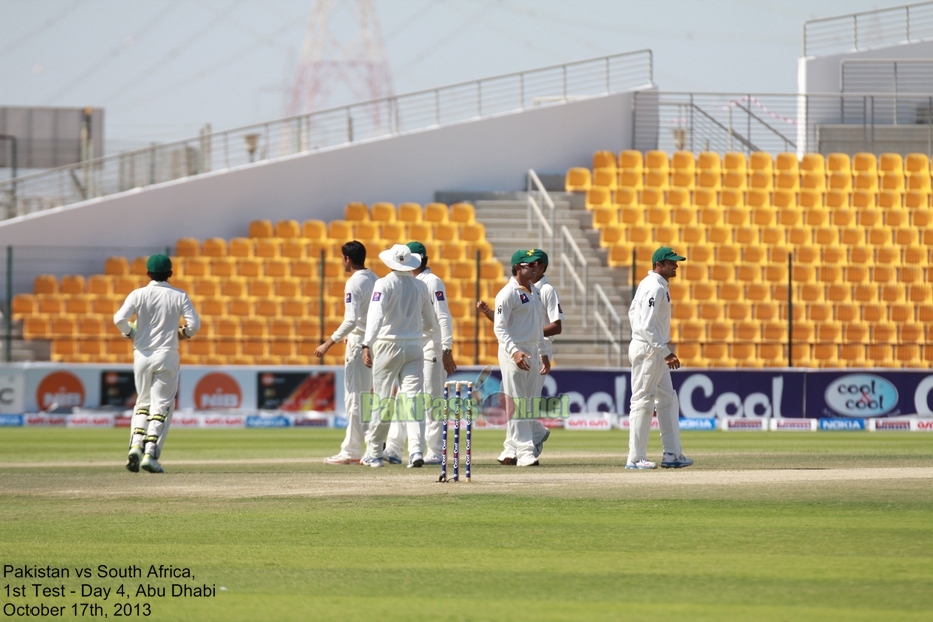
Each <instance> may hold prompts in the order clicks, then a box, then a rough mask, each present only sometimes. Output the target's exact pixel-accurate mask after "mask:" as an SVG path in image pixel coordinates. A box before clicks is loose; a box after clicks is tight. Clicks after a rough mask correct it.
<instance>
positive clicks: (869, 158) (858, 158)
mask: <svg viewBox="0 0 933 622" xmlns="http://www.w3.org/2000/svg"><path fill="white" fill-rule="evenodd" d="M852 172H853V173H877V172H878V159H877V158H876V157H875V154H873V153H856V154H855V157H854V158H853V159H852Z"/></svg>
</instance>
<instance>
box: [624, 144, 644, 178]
mask: <svg viewBox="0 0 933 622" xmlns="http://www.w3.org/2000/svg"><path fill="white" fill-rule="evenodd" d="M618 168H619V169H620V170H634V171H637V172H638V173H639V174H641V172H642V170H643V169H644V163H643V158H642V155H641V151H636V150H634V149H630V150H628V151H622V152H620V153H619V167H618Z"/></svg>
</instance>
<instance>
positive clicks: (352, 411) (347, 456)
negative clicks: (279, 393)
mask: <svg viewBox="0 0 933 622" xmlns="http://www.w3.org/2000/svg"><path fill="white" fill-rule="evenodd" d="M341 252H342V253H343V270H344V272H347V273H349V274H350V278H348V279H347V284H346V286H345V287H344V290H343V301H344V310H343V322H342V323H341V324H340V326H338V327H337V330H335V331H334V334H333V335H331V336H330V337H329V338H328V339H327V340H326V341H325V342H324V343H322V344H321V345H319V346H318V347H317V349H315V350H314V356H316V357H318V358H323V357H324V355H325V354H327V351H328V350H330V349H331V347H332V346H333V345H334V344H335V343H339V342H341V341H343V340H344V339H346V340H347V349H346V358H345V359H344V367H343V370H344V381H343V404H344V411H345V412H346V417H347V434H346V436H345V437H344V439H343V444H342V445H340V453H338V454H337V455H335V456H331V457H330V458H325V459H324V463H325V464H359V463H360V459H362V457H363V434H364V428H363V411H362V403H361V402H362V395H363V393H369V392H370V391H372V388H373V372H372V370H371V369H370V368H369V367H367V366H366V365H365V364H364V363H363V349H362V348H361V347H360V346H362V345H363V335H364V334H365V332H366V314H367V312H368V311H369V299H370V298H372V295H373V285H375V283H376V279H377V277H376V275H375V274H374V273H373V272H372V271H371V270H368V269H367V268H366V247H365V246H363V244H362V243H360V242H358V241H356V240H353V241H351V242H347V243H346V244H344V245H343V246H342V247H341Z"/></svg>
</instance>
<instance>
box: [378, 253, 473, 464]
mask: <svg viewBox="0 0 933 622" xmlns="http://www.w3.org/2000/svg"><path fill="white" fill-rule="evenodd" d="M408 248H409V249H410V250H411V252H412V253H414V254H417V255H421V266H419V267H418V268H415V269H414V270H413V271H412V274H413V275H414V276H415V278H417V279H418V280H419V281H421V282H422V283H424V284H425V285H426V286H427V287H428V292H430V293H431V304H432V305H433V306H434V315H435V316H437V322H438V325H439V326H440V329H439V330H437V331H435V332H433V333H427V332H425V333H424V392H425V393H426V394H427V395H429V396H431V398H432V400H433V399H434V398H442V397H443V396H444V382H446V380H447V374H452V373H454V372H455V371H456V370H457V364H456V363H455V362H454V355H453V344H454V336H453V318H452V317H451V316H450V309H449V308H448V307H447V288H446V287H445V286H444V282H443V281H442V280H441V279H440V277H438V276H437V275H436V274H434V273H433V272H431V268H429V267H428V252H427V249H426V248H425V247H424V244H422V243H421V242H417V241H414V242H409V243H408ZM433 415H434V412H433V409H430V410H425V417H424V421H422V422H418V421H412V422H408V423H407V425H418V426H422V427H423V428H424V431H422V432H421V434H422V435H423V436H424V439H425V445H426V448H427V451H426V452H425V455H424V463H425V464H440V463H441V450H442V447H441V442H442V432H443V427H444V424H443V419H442V418H440V417H438V419H437V420H436V421H435V420H434V416H433ZM406 431H407V428H406V424H405V423H403V422H401V421H393V422H392V426H391V428H389V438H388V440H386V448H385V451H384V452H383V457H384V458H385V459H386V460H388V461H389V462H390V463H392V464H401V462H402V458H401V455H402V450H403V449H404V447H405V434H406ZM409 436H411V435H409ZM411 451H412V448H411V447H409V453H411Z"/></svg>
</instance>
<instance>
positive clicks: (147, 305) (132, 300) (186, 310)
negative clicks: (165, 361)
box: [113, 281, 201, 352]
mask: <svg viewBox="0 0 933 622" xmlns="http://www.w3.org/2000/svg"><path fill="white" fill-rule="evenodd" d="M134 315H135V316H136V336H135V337H134V338H133V347H134V348H136V349H137V350H139V351H140V352H152V351H154V350H165V349H172V350H177V349H178V326H179V324H180V322H181V318H185V323H186V324H187V328H185V332H186V333H187V334H188V336H189V337H194V335H195V333H197V332H198V330H199V329H200V328H201V319H200V318H199V317H198V314H197V312H196V311H195V310H194V305H192V304H191V299H190V298H188V294H186V293H185V292H184V291H182V290H180V289H178V288H176V287H172V286H171V285H169V284H168V283H167V282H165V281H149V284H148V285H146V286H145V287H140V288H139V289H135V290H133V291H131V292H130V295H129V296H127V297H126V301H125V302H124V303H123V306H122V307H120V310H119V311H117V312H116V313H115V314H114V316H113V323H114V324H116V325H117V328H119V329H120V332H121V333H123V334H124V335H125V334H127V333H129V332H130V318H132V317H133V316H134Z"/></svg>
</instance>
